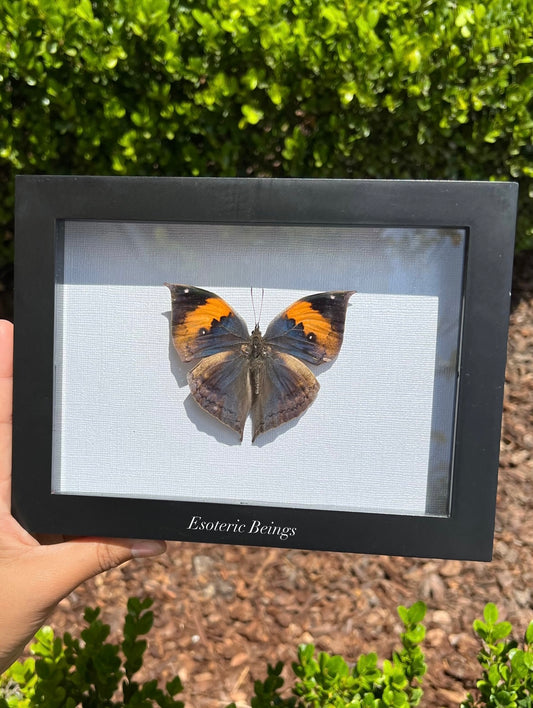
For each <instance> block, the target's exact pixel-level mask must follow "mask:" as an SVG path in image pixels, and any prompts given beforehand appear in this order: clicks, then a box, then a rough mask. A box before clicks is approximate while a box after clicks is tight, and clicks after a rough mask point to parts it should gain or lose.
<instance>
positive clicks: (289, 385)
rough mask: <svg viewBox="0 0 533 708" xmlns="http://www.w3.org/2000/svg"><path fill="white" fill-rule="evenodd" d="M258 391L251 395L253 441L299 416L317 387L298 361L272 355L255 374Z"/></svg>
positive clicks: (308, 404) (315, 381)
mask: <svg viewBox="0 0 533 708" xmlns="http://www.w3.org/2000/svg"><path fill="white" fill-rule="evenodd" d="M258 376H259V392H258V393H257V394H256V393H255V392H254V394H253V403H252V424H253V440H255V439H256V437H257V436H258V435H260V434H261V433H264V432H266V431H267V430H271V429H272V428H277V427H278V425H282V424H283V423H287V422H288V421H289V420H292V419H293V418H297V417H298V416H299V415H301V414H302V413H303V412H304V411H305V410H306V409H307V408H309V406H310V405H311V403H312V402H313V401H314V400H315V398H316V395H317V393H318V389H319V388H320V384H319V383H318V381H317V380H316V378H315V376H314V375H313V373H312V372H311V371H310V369H308V367H307V366H306V365H305V364H303V363H302V362H301V361H300V360H299V359H296V358H295V357H293V356H291V355H290V354H285V353H283V352H274V353H273V354H272V356H270V357H267V358H266V359H265V360H264V364H263V365H262V367H261V370H260V371H258Z"/></svg>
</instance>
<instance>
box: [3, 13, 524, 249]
mask: <svg viewBox="0 0 533 708" xmlns="http://www.w3.org/2000/svg"><path fill="white" fill-rule="evenodd" d="M532 26H533V4H532V3H531V0H479V1H477V2H476V1H474V0H453V1H452V0H344V1H343V2H341V1H340V0H338V1H337V2H334V1H333V2H332V0H135V2H132V1H131V0H93V1H92V2H91V0H0V184H1V185H2V190H1V191H0V225H3V226H4V228H5V229H8V230H9V229H11V228H12V212H13V176H14V174H15V173H50V174H53V173H63V174H128V175H129V174H143V175H146V174H150V175H152V174H153V175H210V176H217V175H218V176H234V175H250V176H265V175H268V176H270V175H272V176H280V177H282V176H307V177H389V178H407V177H408V178H443V179H504V180H508V179H515V180H518V181H519V182H520V184H521V196H520V219H519V247H521V248H525V247H533V198H532V197H533V193H532V192H533V185H532V178H533V149H532V142H533V141H532V137H533V117H532V103H533V101H532V97H533V72H532V66H531V63H532V62H533V36H532V33H531V27H532ZM530 193H531V196H530Z"/></svg>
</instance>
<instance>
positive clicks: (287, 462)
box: [12, 176, 517, 560]
mask: <svg viewBox="0 0 533 708" xmlns="http://www.w3.org/2000/svg"><path fill="white" fill-rule="evenodd" d="M516 199H517V186H516V185H515V184H511V183H497V182H440V181H431V182H430V181H394V180H335V179H332V180H315V179H305V180H304V179H302V180H300V179H283V180H281V179H280V180H277V179H210V178H145V177H139V178H130V177H124V178H121V177H96V176H95V177H89V176H85V177H59V176H54V177H50V176H27V177H20V178H18V179H17V186H16V223H15V232H16V237H15V241H16V258H15V303H14V304H15V313H16V327H15V361H14V366H15V386H14V413H13V415H14V418H13V420H14V429H13V485H12V490H13V504H12V506H13V510H14V512H15V514H16V516H17V518H18V519H19V520H20V522H21V523H22V524H23V526H24V527H25V528H27V529H28V530H29V531H31V532H32V533H53V534H56V533H59V534H65V535H71V536H73V535H81V536H85V535H91V536H94V535H98V536H114V537H129V536H131V537H136V538H143V537H144V538H150V537H152V538H166V539H177V540H182V541H200V542H215V543H236V544H248V545H265V546H280V547H287V548H288V547H295V548H307V549H314V550H336V551H349V552H362V553H383V554H391V555H415V556H425V557H440V558H462V559H467V558H468V559H475V560H486V559H489V558H490V556H491V552H492V539H493V528H494V518H495V504H496V487H497V473H498V453H499V437H500V423H501V413H502V390H503V382H504V372H505V362H506V344H507V341H506V336H507V323H508V314H509V290H510V283H511V272H512V260H513V239H514V225H515V217H516ZM165 284H166V285H165ZM251 285H253V286H254V287H255V286H260V287H261V289H262V290H263V292H264V295H263V297H262V300H261V313H260V314H259V316H258V317H257V316H256V314H255V313H254V312H253V302H252V298H251V297H250V286H251ZM319 382H320V387H319ZM319 388H320V390H319Z"/></svg>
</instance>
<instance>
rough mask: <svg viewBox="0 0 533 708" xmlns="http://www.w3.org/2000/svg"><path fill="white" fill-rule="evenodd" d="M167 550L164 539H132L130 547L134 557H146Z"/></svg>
mask: <svg viewBox="0 0 533 708" xmlns="http://www.w3.org/2000/svg"><path fill="white" fill-rule="evenodd" d="M166 550H167V544H166V543H165V542H164V541H134V543H133V545H132V547H131V555H132V556H133V557H134V558H146V557H148V556H159V555H161V553H164V552H165V551H166Z"/></svg>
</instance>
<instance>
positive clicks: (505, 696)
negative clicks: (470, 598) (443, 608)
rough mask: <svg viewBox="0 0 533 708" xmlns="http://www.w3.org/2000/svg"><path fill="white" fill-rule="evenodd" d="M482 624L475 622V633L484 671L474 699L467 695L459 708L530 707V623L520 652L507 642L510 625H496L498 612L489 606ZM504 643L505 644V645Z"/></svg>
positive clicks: (532, 684) (532, 697) (532, 641)
mask: <svg viewBox="0 0 533 708" xmlns="http://www.w3.org/2000/svg"><path fill="white" fill-rule="evenodd" d="M483 616H484V619H485V622H482V621H481V620H476V621H475V622H474V631H475V632H476V634H477V635H478V637H479V638H480V639H481V641H482V643H483V644H482V649H481V651H480V652H479V654H478V661H479V663H480V664H481V667H482V669H483V673H482V677H481V679H480V680H479V681H478V682H477V683H476V687H477V691H476V692H475V693H476V695H477V698H474V696H473V695H472V694H471V693H469V694H468V696H467V698H466V700H465V701H463V703H461V708H474V706H480V707H482V706H501V708H503V706H508V707H509V708H520V707H523V708H526V707H527V706H532V705H533V622H530V624H529V626H528V628H527V630H526V633H525V635H524V644H523V648H520V647H519V645H518V642H516V641H515V640H514V639H509V640H507V638H508V637H509V635H510V634H511V631H512V629H513V627H512V625H511V623H510V622H498V610H497V608H496V606H495V605H493V604H492V603H491V602H489V603H488V604H487V605H486V606H485V611H484V613H483ZM506 640H507V641H506Z"/></svg>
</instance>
